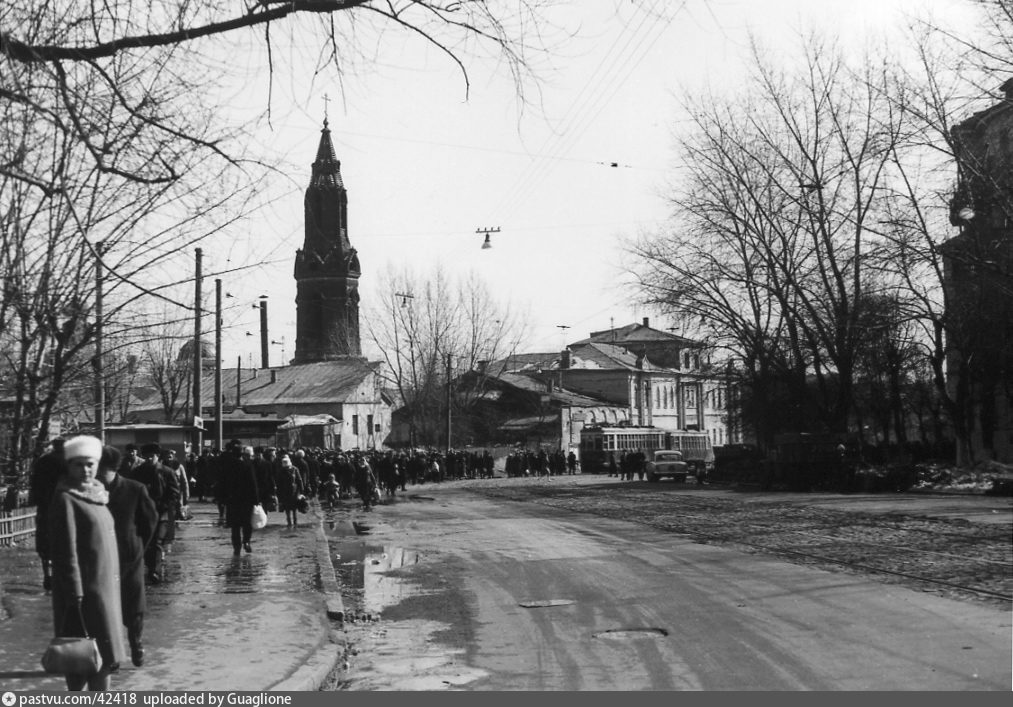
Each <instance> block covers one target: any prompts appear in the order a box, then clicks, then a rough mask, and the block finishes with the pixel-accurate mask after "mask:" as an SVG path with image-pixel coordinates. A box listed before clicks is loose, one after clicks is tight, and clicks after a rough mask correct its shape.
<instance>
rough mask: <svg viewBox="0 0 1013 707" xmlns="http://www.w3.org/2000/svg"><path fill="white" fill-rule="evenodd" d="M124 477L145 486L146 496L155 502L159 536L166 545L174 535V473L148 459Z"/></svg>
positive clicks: (176, 503) (176, 486)
mask: <svg viewBox="0 0 1013 707" xmlns="http://www.w3.org/2000/svg"><path fill="white" fill-rule="evenodd" d="M126 478H130V479H133V480H134V481H139V482H141V483H142V484H144V486H145V488H147V490H148V497H149V498H151V500H152V501H154V502H155V508H156V509H157V510H158V522H159V523H160V524H161V525H162V526H163V527H162V529H161V530H160V531H159V537H160V538H161V542H162V544H163V545H168V544H169V543H171V542H172V541H173V540H174V539H175V537H176V522H175V521H176V509H177V508H178V507H179V500H180V490H179V482H178V481H177V480H176V475H175V474H173V473H172V470H171V469H169V467H167V466H165V465H164V464H162V463H161V462H159V461H156V460H154V459H148V460H145V461H144V463H143V464H141V465H140V466H139V467H137V468H136V469H134V470H133V473H132V475H131V476H128V477H126Z"/></svg>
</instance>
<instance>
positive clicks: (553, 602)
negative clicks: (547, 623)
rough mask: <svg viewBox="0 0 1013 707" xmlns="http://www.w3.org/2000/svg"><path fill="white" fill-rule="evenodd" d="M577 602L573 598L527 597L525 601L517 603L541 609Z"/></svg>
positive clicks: (528, 607)
mask: <svg viewBox="0 0 1013 707" xmlns="http://www.w3.org/2000/svg"><path fill="white" fill-rule="evenodd" d="M575 603H576V602H575V601H574V600H573V599H525V600H524V601H519V602H517V605H518V606H522V607H524V608H525V609H541V608H543V607H552V606H569V605H570V604H575Z"/></svg>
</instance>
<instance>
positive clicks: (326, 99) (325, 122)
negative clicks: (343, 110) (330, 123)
mask: <svg viewBox="0 0 1013 707" xmlns="http://www.w3.org/2000/svg"><path fill="white" fill-rule="evenodd" d="M330 102H331V97H330V96H328V95H327V94H326V93H325V94H324V127H325V128H326V127H327V112H328V108H330V105H329V104H330Z"/></svg>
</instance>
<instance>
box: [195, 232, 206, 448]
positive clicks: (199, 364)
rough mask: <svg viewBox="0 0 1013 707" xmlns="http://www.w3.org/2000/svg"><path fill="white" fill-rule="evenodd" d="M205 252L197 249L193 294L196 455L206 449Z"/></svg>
mask: <svg viewBox="0 0 1013 707" xmlns="http://www.w3.org/2000/svg"><path fill="white" fill-rule="evenodd" d="M202 256H203V251H201V249H200V248H197V249H196V277H195V278H194V294H193V415H194V419H193V422H194V427H195V429H194V439H195V440H196V442H197V449H196V453H197V454H198V455H199V454H200V453H201V450H202V449H203V447H204V429H203V428H204V421H203V420H202V419H201V412H203V410H204V408H203V405H202V403H201V379H200V378H201V369H202V368H203V361H202V360H201V341H200V337H201V326H200V324H201V322H200V316H201V307H202V306H203V304H202V302H201V286H202V285H203V284H204V276H203V275H202V274H201V258H202Z"/></svg>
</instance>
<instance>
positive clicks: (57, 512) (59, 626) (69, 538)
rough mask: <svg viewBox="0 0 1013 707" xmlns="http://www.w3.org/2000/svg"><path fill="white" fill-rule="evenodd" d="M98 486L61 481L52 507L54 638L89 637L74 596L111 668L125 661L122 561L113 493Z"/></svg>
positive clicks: (50, 516) (104, 659)
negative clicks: (87, 489) (110, 502)
mask: <svg viewBox="0 0 1013 707" xmlns="http://www.w3.org/2000/svg"><path fill="white" fill-rule="evenodd" d="M93 486H94V487H97V489H91V490H90V492H88V493H84V492H81V491H79V490H77V489H72V488H70V487H68V486H67V485H66V484H65V483H61V484H60V485H59V486H57V489H56V493H55V494H54V496H53V502H52V504H51V505H50V508H49V537H50V549H51V553H52V560H53V630H54V633H55V635H63V636H83V635H85V634H84V631H83V630H82V628H81V626H80V621H79V620H78V618H77V615H76V612H74V611H73V610H72V608H71V607H72V604H71V602H72V601H73V599H74V597H82V602H81V608H82V613H83V615H84V623H85V627H86V628H87V631H88V634H89V635H91V636H92V637H94V638H95V640H96V641H97V642H98V645H99V651H100V652H101V654H102V661H103V664H104V665H109V664H111V663H119V662H122V661H124V660H125V659H126V651H125V650H124V648H123V619H122V614H121V608H120V561H119V552H118V551H117V546H116V529H115V524H114V522H113V516H112V514H111V513H110V512H109V508H108V507H107V506H106V500H107V499H108V493H106V491H105V489H104V488H103V487H102V484H100V483H98V482H97V481H96V482H94V484H93ZM68 613H69V617H68ZM65 619H67V621H66V622H65Z"/></svg>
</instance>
